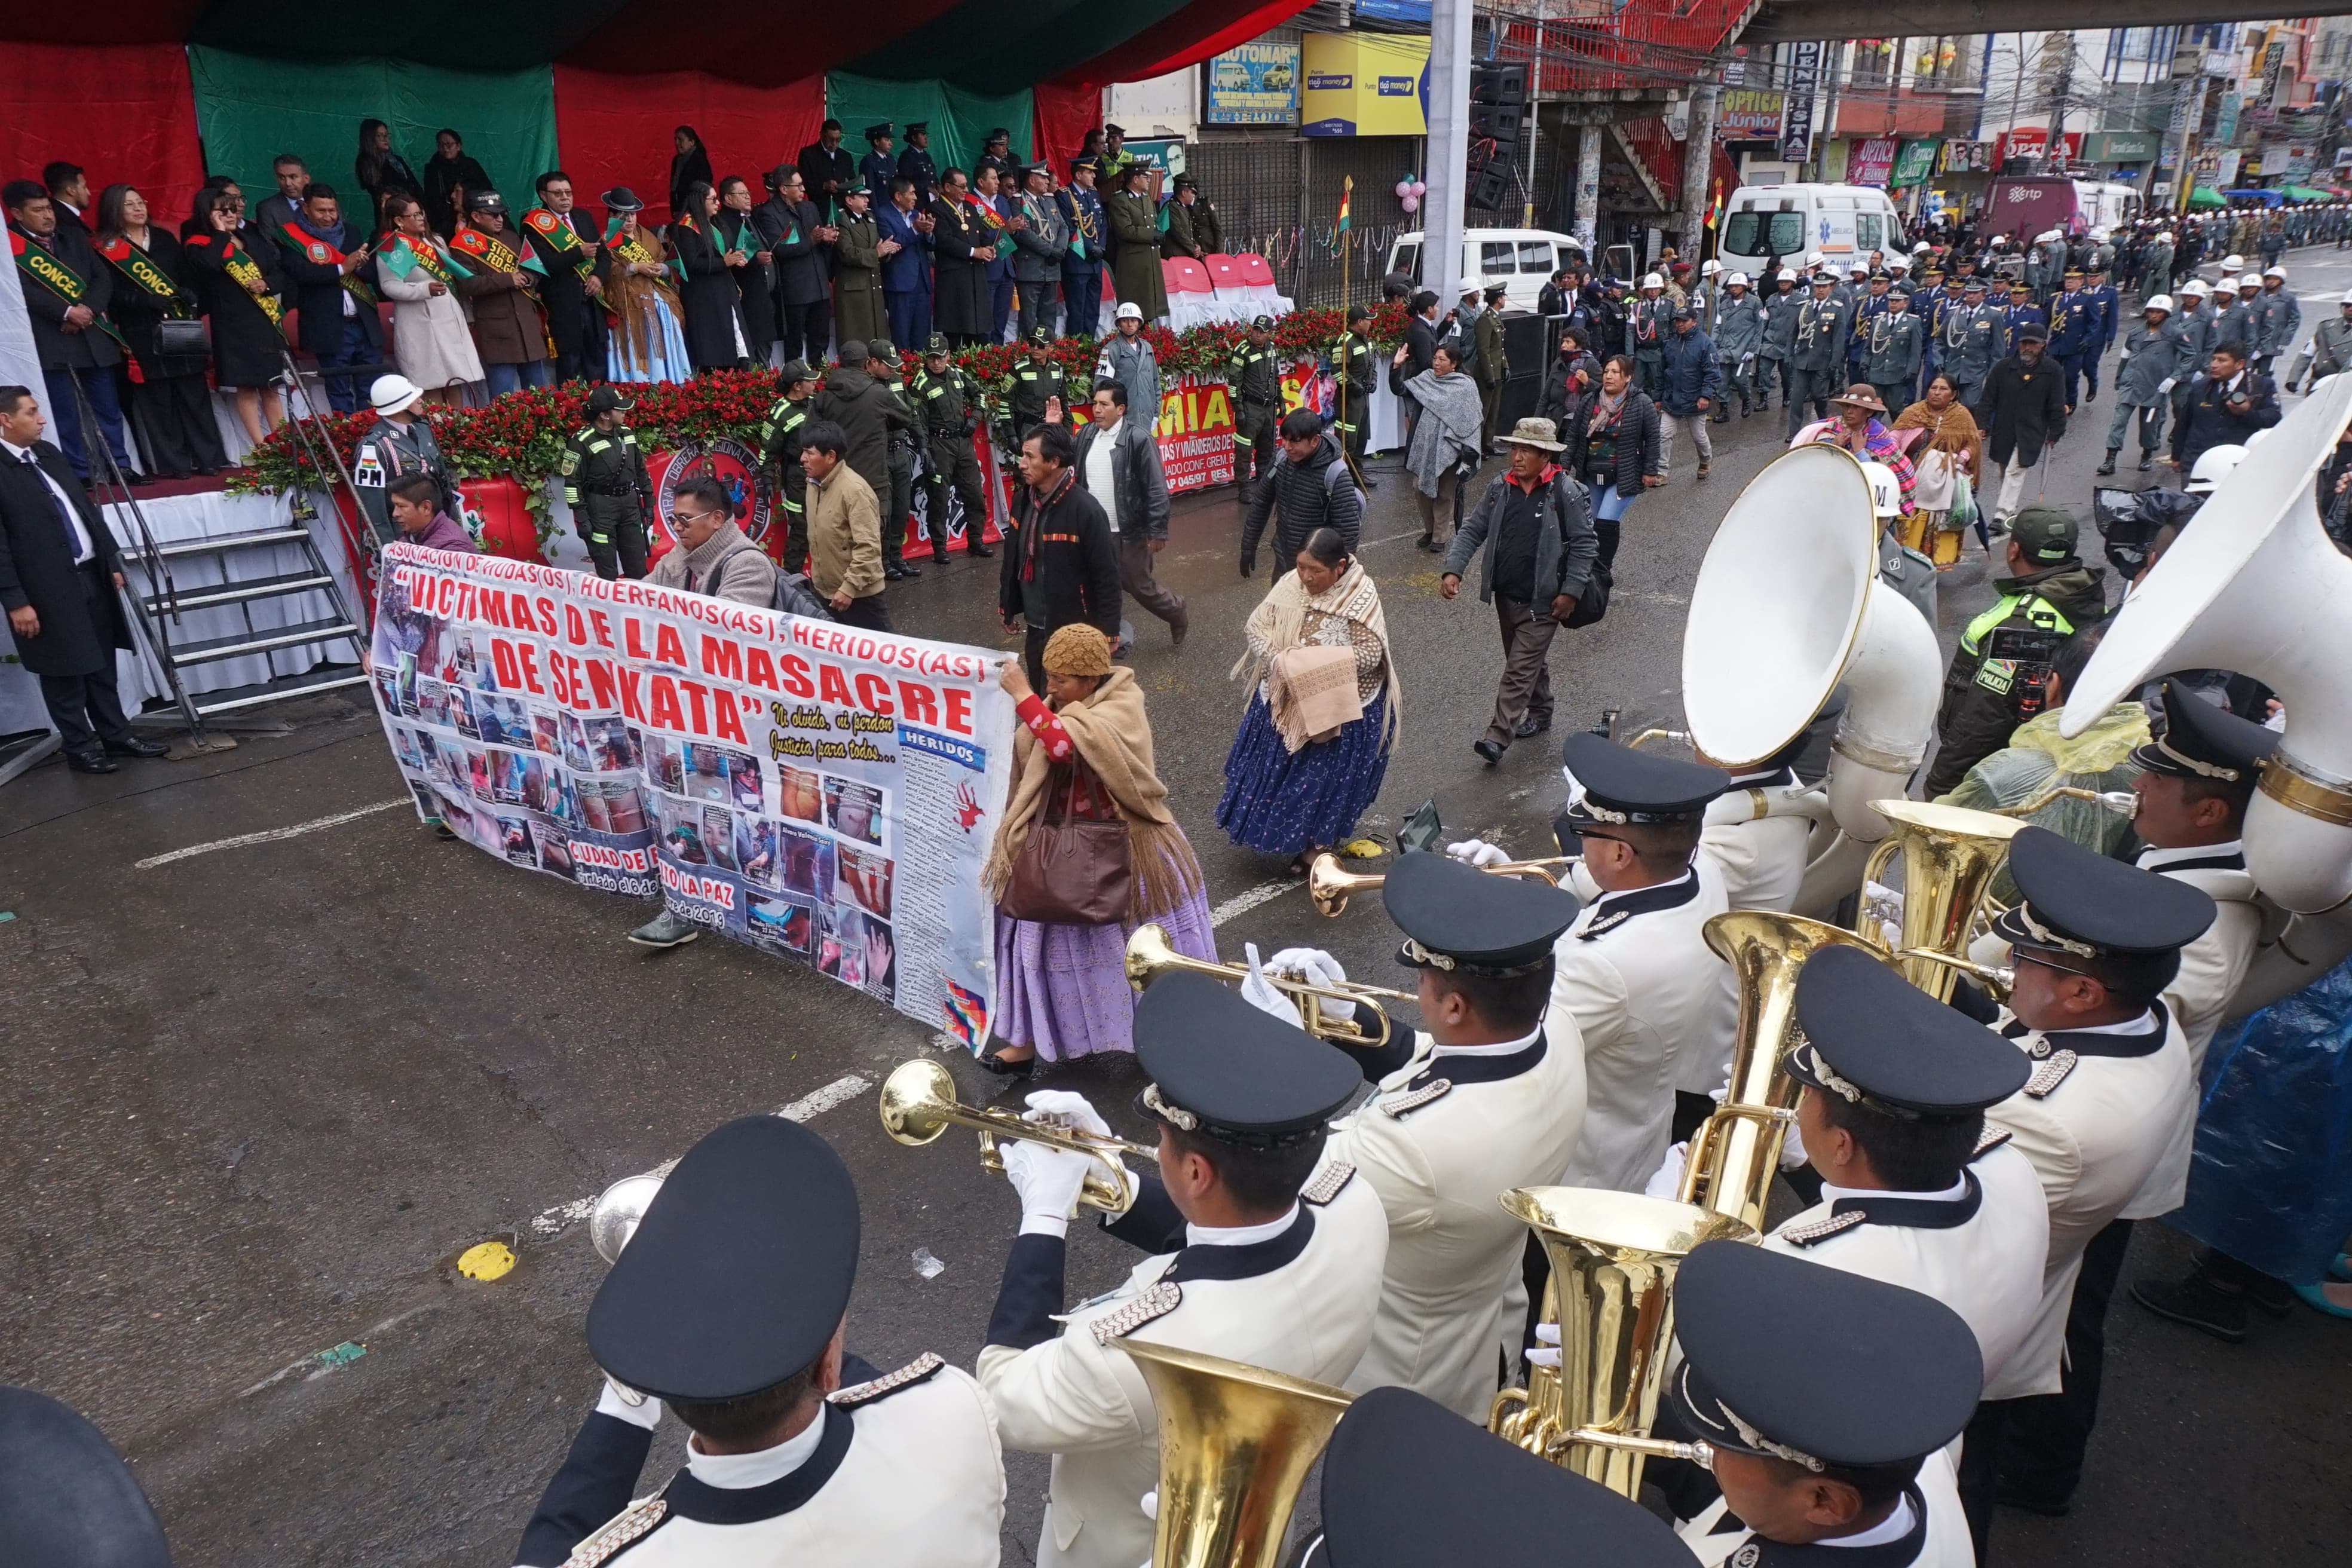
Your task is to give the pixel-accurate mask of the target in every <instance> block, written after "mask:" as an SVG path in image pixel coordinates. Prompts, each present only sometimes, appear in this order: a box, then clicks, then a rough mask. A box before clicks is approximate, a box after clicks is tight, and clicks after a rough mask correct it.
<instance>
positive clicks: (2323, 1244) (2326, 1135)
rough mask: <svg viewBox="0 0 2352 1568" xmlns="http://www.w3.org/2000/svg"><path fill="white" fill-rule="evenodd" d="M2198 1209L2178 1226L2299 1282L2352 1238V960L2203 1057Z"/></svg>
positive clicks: (2184, 1213) (2173, 1220) (2177, 1218)
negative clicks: (2203, 1079)
mask: <svg viewBox="0 0 2352 1568" xmlns="http://www.w3.org/2000/svg"><path fill="white" fill-rule="evenodd" d="M2205 1062H2206V1081H2205V1085H2204V1100H2203V1102H2202V1104H2201V1105H2200V1107H2199V1110H2198V1118H2197V1152H2196V1155H2195V1158H2194V1160H2193V1162H2192V1163H2191V1164H2190V1166H2189V1202H2188V1204H2187V1205H2186V1206H2184V1207H2183V1208H2182V1209H2181V1210H2180V1212H2179V1213H2178V1214H2176V1215H2170V1216H2168V1222H2167V1223H2168V1224H2170V1225H2172V1226H2174V1227H2175V1228H2177V1229H2179V1230H2182V1231H2185V1232H2187V1233H2188V1234H2189V1235H2190V1236H2193V1237H2196V1238H2197V1239H2198V1240H2200V1241H2201V1242H2204V1243H2205V1244H2206V1245H2207V1246H2209V1247H2214V1248H2216V1249H2218V1250H2220V1251H2221V1252H2225V1253H2227V1254H2229V1255H2230V1256H2231V1258H2236V1259H2237V1260H2238V1261H2239V1262H2241V1263H2243V1264H2246V1265H2248V1266H2250V1267H2252V1268H2259V1269H2261V1270H2262V1271H2263V1273H2265V1274H2268V1275H2271V1276H2272V1277H2273V1278H2275V1279H2284V1280H2286V1281H2288V1282H2289V1283H2291V1284H2308V1283H2311V1282H2313V1281H2315V1280H2320V1279H2326V1277H2327V1266H2328V1264H2329V1263H2330V1262H2331V1261H2333V1260H2334V1258H2335V1257H2336V1252H2337V1251H2338V1250H2339V1248H2340V1247H2341V1246H2342V1244H2343V1241H2344V1238H2345V1237H2346V1236H2347V1234H2352V963H2344V964H2341V965H2339V966H2338V967H2336V969H2335V970H2333V971H2331V972H2330V973H2328V974H2327V976H2326V978H2325V979H2322V980H2317V981H2315V982H2313V983H2312V984H2309V985H2307V986H2305V987H2304V989H2302V990H2301V991H2298V992H2296V993H2295V994H2294V995H2292V996H2289V997H2287V998H2285V999H2284V1000H2283V1001H2279V1002H2274V1003H2273V1004H2271V1005H2269V1006H2267V1007H2265V1008H2263V1010H2262V1011H2261V1012H2259V1013H2256V1014H2254V1015H2253V1016H2252V1017H2250V1018H2248V1019H2246V1020H2245V1022H2244V1023H2243V1024H2242V1025H2239V1026H2236V1027H2235V1028H2234V1029H2233V1028H2231V1027H2228V1026H2225V1027H2224V1028H2223V1029H2222V1030H2221V1032H2220V1033H2219V1034H2217V1035H2215V1036H2214V1037H2213V1043H2212V1045H2211V1046H2210V1047H2209V1048H2208V1049H2207V1051H2206V1055H2205Z"/></svg>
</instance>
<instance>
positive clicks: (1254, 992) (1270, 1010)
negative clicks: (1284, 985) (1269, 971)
mask: <svg viewBox="0 0 2352 1568" xmlns="http://www.w3.org/2000/svg"><path fill="white" fill-rule="evenodd" d="M1242 952H1243V954H1244V956H1245V957H1247V958H1248V960H1249V973H1247V974H1245V975H1244V976H1243V977H1242V1000H1243V1001H1244V1002H1246V1003H1248V1004H1249V1005H1251V1006H1253V1007H1255V1008H1256V1009H1257V1010H1258V1011H1259V1012H1261V1013H1265V1014H1267V1015H1270V1016H1273V1017H1276V1018H1279V1019H1281V1020H1282V1021H1283V1022H1284V1023H1286V1024H1296V1023H1297V1022H1298V1009H1297V1006H1296V1005H1293V1004H1292V1002H1291V1000H1290V998H1289V997H1288V996H1286V995H1284V994H1282V993H1281V992H1279V991H1277V990H1276V989H1275V988H1274V986H1273V985H1272V984H1270V983H1268V981H1267V980H1266V977H1265V968H1264V967H1263V966H1262V965H1261V964H1260V963H1258V956H1257V943H1255V942H1244V943H1243V944H1242Z"/></svg>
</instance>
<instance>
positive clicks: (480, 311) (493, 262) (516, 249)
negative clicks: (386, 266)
mask: <svg viewBox="0 0 2352 1568" xmlns="http://www.w3.org/2000/svg"><path fill="white" fill-rule="evenodd" d="M529 243H530V242H529V241H527V240H525V239H524V238H523V236H522V231H521V230H520V229H519V228H517V227H515V226H514V225H513V224H511V223H509V222H508V221H507V201H506V198H505V197H504V196H502V195H499V193H498V192H496V191H467V193H466V222H465V224H464V226H461V227H460V228H459V229H458V230H457V234H456V235H454V236H453V237H451V238H450V241H449V247H450V249H451V250H453V251H454V252H456V254H457V264H458V266H459V267H460V268H462V269H463V270H464V271H465V273H466V276H465V277H464V278H461V279H458V282H457V292H458V294H459V295H460V296H461V297H462V298H463V299H464V300H465V301H466V304H467V309H468V310H470V311H471V312H472V314H473V318H474V347H475V349H476V350H477V351H478V352H479V353H480V354H481V357H482V373H483V375H484V377H485V378H486V379H487V380H488V383H489V386H490V395H491V396H492V397H496V396H499V395H500V394H502V393H508V392H513V391H515V390H517V389H518V388H520V387H525V386H552V385H553V384H555V377H554V375H553V374H552V373H551V367H550V366H549V364H548V363H547V318H546V317H545V316H544V315H542V314H541V311H540V308H539V297H538V294H537V291H536V290H537V287H538V286H537V284H536V283H534V282H533V280H532V279H531V276H530V273H528V272H525V271H524V270H523V269H522V258H523V257H524V256H526V255H528V254H529Z"/></svg>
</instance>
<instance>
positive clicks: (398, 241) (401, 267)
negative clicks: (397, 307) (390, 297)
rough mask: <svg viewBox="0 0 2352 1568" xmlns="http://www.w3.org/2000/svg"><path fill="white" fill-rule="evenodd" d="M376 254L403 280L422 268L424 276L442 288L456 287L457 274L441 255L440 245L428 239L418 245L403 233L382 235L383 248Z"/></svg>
mask: <svg viewBox="0 0 2352 1568" xmlns="http://www.w3.org/2000/svg"><path fill="white" fill-rule="evenodd" d="M378 254H379V255H381V256H382V257H383V262H384V265H385V266H387V267H389V268H392V270H393V275H394V277H397V278H398V279H401V280H402V281H403V282H405V281H407V279H408V275H409V274H410V273H411V272H414V271H415V270H417V269H418V268H424V271H425V276H426V277H427V278H430V279H433V280H434V281H435V282H436V283H438V284H440V285H442V286H443V287H444V288H455V287H457V273H456V272H455V271H454V270H452V269H451V268H450V265H449V262H448V260H447V258H445V257H443V256H442V254H441V247H439V246H437V245H435V244H434V243H433V242H432V241H431V240H429V239H428V240H426V241H425V243H424V244H422V245H419V244H417V243H416V242H415V240H413V239H411V238H409V237H408V236H406V235H404V234H400V233H396V232H395V233H393V234H388V235H386V236H384V248H383V249H382V250H380V251H379V252H378Z"/></svg>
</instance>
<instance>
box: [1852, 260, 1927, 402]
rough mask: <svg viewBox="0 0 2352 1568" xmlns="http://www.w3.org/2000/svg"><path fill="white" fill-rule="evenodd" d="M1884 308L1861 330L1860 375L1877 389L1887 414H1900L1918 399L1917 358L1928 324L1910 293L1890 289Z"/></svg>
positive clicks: (1923, 348)
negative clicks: (1864, 335)
mask: <svg viewBox="0 0 2352 1568" xmlns="http://www.w3.org/2000/svg"><path fill="white" fill-rule="evenodd" d="M1885 300H1886V304H1885V309H1884V310H1880V311H1878V312H1877V313H1876V314H1875V315H1874V316H1872V317H1871V318H1870V320H1869V321H1868V323H1867V324H1866V326H1865V328H1864V331H1865V332H1866V333H1867V336H1866V338H1865V340H1864V349H1863V363H1862V378H1863V379H1864V381H1867V382H1868V383H1870V384H1871V385H1873V386H1874V387H1876V388H1877V389H1878V400H1879V401H1880V402H1881V403H1884V404H1885V405H1886V407H1887V411H1888V412H1889V413H1900V412H1901V411H1902V410H1903V409H1906V408H1908V407H1909V406H1910V405H1912V404H1913V403H1914V402H1916V401H1917V398H1918V392H1917V385H1918V381H1919V361H1920V358H1921V356H1922V353H1923V352H1924V350H1925V348H1926V339H1927V325H1926V323H1925V321H1923V320H1922V319H1921V317H1920V315H1919V312H1918V311H1916V310H1913V309H1911V296H1910V295H1908V294H1906V293H1905V292H1904V291H1903V290H1902V289H1893V288H1890V289H1887V291H1886V295H1885Z"/></svg>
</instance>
